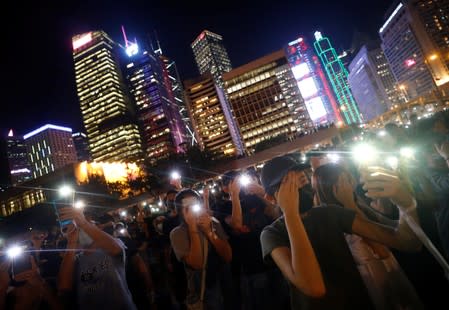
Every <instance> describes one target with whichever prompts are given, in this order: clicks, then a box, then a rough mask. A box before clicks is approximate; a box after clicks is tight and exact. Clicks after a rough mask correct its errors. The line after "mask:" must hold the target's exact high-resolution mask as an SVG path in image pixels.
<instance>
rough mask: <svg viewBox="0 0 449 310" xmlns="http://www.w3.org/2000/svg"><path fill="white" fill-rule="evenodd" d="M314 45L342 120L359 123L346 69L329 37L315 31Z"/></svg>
mask: <svg viewBox="0 0 449 310" xmlns="http://www.w3.org/2000/svg"><path fill="white" fill-rule="evenodd" d="M314 46H315V51H316V53H317V55H318V57H319V58H320V60H321V63H322V64H323V67H324V70H325V72H326V76H327V78H328V80H329V82H330V84H331V85H332V90H333V91H334V94H335V97H336V99H337V101H338V104H339V108H340V112H341V113H342V114H343V119H344V122H345V123H346V124H353V123H361V122H362V119H361V117H360V113H359V109H358V107H357V104H356V102H355V100H354V98H353V96H352V93H351V89H350V88H349V83H348V71H347V70H346V68H345V67H344V65H343V63H342V62H341V60H340V59H339V58H338V55H337V52H336V51H335V49H334V48H333V47H332V45H331V43H330V41H329V39H328V38H326V37H323V36H322V34H321V32H319V31H317V32H315V43H314Z"/></svg>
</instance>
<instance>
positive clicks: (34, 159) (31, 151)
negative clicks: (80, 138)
mask: <svg viewBox="0 0 449 310" xmlns="http://www.w3.org/2000/svg"><path fill="white" fill-rule="evenodd" d="M23 139H24V140H25V144H26V148H27V152H28V157H29V163H30V165H31V171H32V172H33V178H38V177H41V176H43V175H45V174H48V173H50V172H53V171H55V170H57V169H60V168H62V167H64V166H66V165H68V164H71V163H74V162H76V161H77V158H76V150H75V147H74V145H73V139H72V129H71V128H68V127H62V126H56V125H51V124H47V125H44V126H42V127H39V128H38V129H36V130H33V131H31V132H29V133H27V134H26V135H24V136H23Z"/></svg>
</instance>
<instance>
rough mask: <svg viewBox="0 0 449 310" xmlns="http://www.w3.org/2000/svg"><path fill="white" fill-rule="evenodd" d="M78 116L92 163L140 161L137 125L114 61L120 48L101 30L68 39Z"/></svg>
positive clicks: (117, 65)
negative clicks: (72, 63)
mask: <svg viewBox="0 0 449 310" xmlns="http://www.w3.org/2000/svg"><path fill="white" fill-rule="evenodd" d="M72 44H73V58H74V62H75V77H76V88H77V93H78V98H79V101H80V107H81V113H82V117H83V121H84V127H85V129H86V134H87V138H88V140H89V148H90V152H91V155H92V159H93V160H94V161H109V162H111V161H135V162H140V161H142V160H143V154H142V145H141V139H140V133H139V128H138V125H137V124H136V121H135V116H134V111H133V107H132V101H131V99H130V97H129V95H128V93H127V90H126V86H125V83H124V79H123V77H122V74H121V71H120V66H119V62H118V59H119V58H118V57H119V54H118V53H119V52H120V51H121V49H120V48H119V46H118V45H117V44H116V43H115V42H114V41H112V39H111V38H110V37H109V36H108V35H107V34H106V33H105V32H103V31H92V32H87V33H83V34H80V35H76V36H74V37H73V38H72Z"/></svg>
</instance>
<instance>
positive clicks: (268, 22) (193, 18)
mask: <svg viewBox="0 0 449 310" xmlns="http://www.w3.org/2000/svg"><path fill="white" fill-rule="evenodd" d="M356 4H357V3H356V2H355V1H345V3H338V4H337V3H332V2H331V3H326V2H320V3H318V4H311V3H304V4H287V3H282V1H281V2H277V3H276V8H274V9H273V8H272V7H270V3H269V2H264V1H262V2H257V3H256V2H248V3H245V4H243V7H242V6H240V7H238V8H237V7H236V5H237V4H236V3H230V4H228V7H223V8H219V9H217V8H214V7H213V6H211V7H209V8H207V9H206V8H204V7H203V8H200V7H196V6H195V5H194V4H192V6H191V7H187V8H186V7H185V5H182V4H180V5H179V6H174V7H171V8H164V7H162V6H157V5H155V7H151V8H150V4H145V3H140V2H138V1H134V2H132V1H131V2H127V4H125V3H119V2H107V9H105V10H101V9H102V8H103V7H102V5H101V1H100V2H99V3H95V4H94V5H90V6H86V5H84V4H83V3H80V4H79V5H78V6H77V7H76V8H58V7H56V6H55V7H52V8H49V7H38V8H36V7H34V8H33V7H32V6H30V7H27V8H24V9H21V10H20V11H19V12H14V10H13V12H12V14H14V15H17V19H16V22H13V24H12V25H8V29H11V27H12V28H14V29H15V30H14V31H8V32H7V33H6V35H5V38H6V40H7V41H8V42H9V44H14V46H15V47H16V53H15V54H14V58H17V60H16V61H5V60H9V59H11V57H12V56H11V55H8V56H9V57H4V58H3V59H4V61H5V64H4V65H3V68H5V72H7V75H8V77H9V78H8V81H7V83H5V84H3V87H4V89H3V91H2V93H4V94H5V96H4V97H3V99H4V104H3V106H4V107H5V108H6V111H4V113H1V115H2V117H1V118H0V124H1V125H0V127H1V130H2V133H3V134H5V133H4V132H3V131H5V130H7V129H8V128H14V129H15V130H16V131H17V132H18V133H19V134H23V133H25V132H27V131H29V130H31V129H32V128H35V127H39V126H41V125H42V124H45V123H48V122H50V123H51V122H55V123H59V124H62V125H65V126H70V127H73V128H74V129H75V130H77V131H78V130H83V128H82V126H81V124H82V121H81V113H80V111H79V101H78V98H77V96H76V86H75V75H74V72H73V61H72V58H71V56H72V55H71V44H70V43H71V42H70V41H71V36H72V35H74V34H76V33H82V32H83V31H91V30H92V31H93V30H104V31H106V32H108V33H109V32H110V33H111V36H112V38H113V39H114V40H117V41H119V42H120V39H121V38H120V30H121V29H120V27H121V25H122V24H123V25H124V26H125V27H126V28H127V32H129V33H130V36H131V37H135V36H137V37H142V36H144V37H145V34H150V35H152V36H153V39H154V31H157V33H158V38H159V41H160V43H161V46H162V49H163V50H164V53H166V54H167V55H168V56H169V57H171V58H172V59H173V60H174V61H176V63H177V66H178V68H179V71H180V75H181V79H182V80H186V79H189V78H195V77H197V76H198V75H199V74H198V72H197V70H196V68H195V67H196V65H195V59H194V56H193V53H192V52H191V50H190V43H191V42H192V41H193V40H194V39H195V37H196V36H197V35H198V33H200V32H201V31H203V30H204V29H209V30H211V31H215V32H217V33H219V34H220V35H222V36H223V37H224V40H225V46H226V48H227V50H228V52H229V56H230V59H231V62H232V63H233V65H235V66H236V67H237V66H240V65H243V64H245V63H247V62H250V61H251V60H253V59H256V58H258V57H261V56H263V55H265V54H268V53H271V52H273V51H275V50H277V49H279V48H281V47H282V46H283V45H284V44H285V43H287V42H289V41H291V40H292V39H294V38H295V37H297V36H299V35H305V36H306V37H308V38H311V37H312V35H313V32H314V31H315V30H317V29H318V30H324V31H326V33H328V34H329V36H330V37H332V38H333V41H334V42H335V46H336V49H337V51H338V52H341V50H342V48H343V47H344V48H348V47H349V46H350V44H351V41H352V36H353V32H354V30H358V31H361V32H366V33H368V34H369V35H371V36H373V37H375V36H376V35H377V30H378V28H379V27H380V26H381V24H382V22H383V19H384V14H385V13H386V11H387V10H388V7H389V5H390V2H389V1H381V2H373V3H371V4H367V5H364V7H363V8H360V7H356ZM104 5H106V4H104ZM348 7H353V9H352V10H348V9H347V8H348ZM360 10H363V11H366V14H363V12H360ZM356 11H357V12H356ZM144 12H146V13H144ZM359 12H360V13H359ZM368 12H370V14H368ZM261 16H265V18H260V17H261ZM236 17H237V18H236ZM239 17H241V18H239ZM349 17H350V18H349ZM362 17H363V18H362ZM367 17H368V18H367ZM235 20H239V21H240V20H241V21H242V23H241V24H239V25H238V26H237V25H235V24H233V22H234V21H235ZM15 23H17V25H15ZM2 28H3V29H4V30H5V27H2ZM176 30H177V31H176ZM9 39H11V40H9ZM120 43H122V42H120ZM25 47H26V48H25ZM29 55H33V59H32V60H31V61H29V62H28V61H27V62H24V63H22V62H20V61H18V60H19V59H22V58H24V57H25V56H26V57H29ZM23 72H27V74H26V76H29V80H28V82H27V83H29V84H28V87H27V91H26V92H23V91H20V90H21V87H23V85H22V83H21V82H19V81H20V79H19V77H23ZM23 111H25V112H26V113H24V112H23Z"/></svg>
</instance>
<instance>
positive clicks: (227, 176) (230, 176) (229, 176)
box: [221, 170, 239, 186]
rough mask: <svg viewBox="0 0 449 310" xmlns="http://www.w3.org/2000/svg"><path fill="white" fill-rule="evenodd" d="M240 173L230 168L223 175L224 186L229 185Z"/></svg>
mask: <svg viewBox="0 0 449 310" xmlns="http://www.w3.org/2000/svg"><path fill="white" fill-rule="evenodd" d="M238 175H239V172H238V171H237V170H230V171H227V172H225V173H224V174H223V175H222V177H221V180H222V183H223V185H224V186H228V185H229V183H231V181H232V180H234V179H235V178H236V177H237V176H238Z"/></svg>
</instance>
